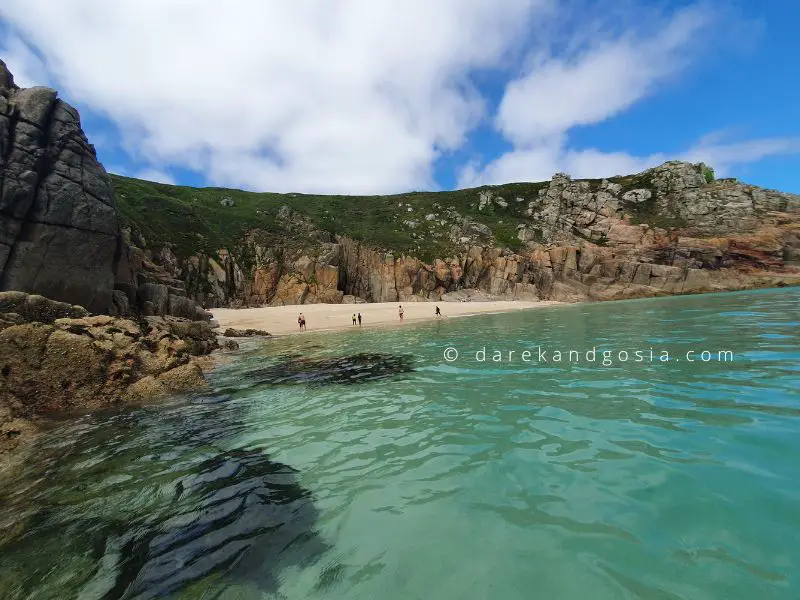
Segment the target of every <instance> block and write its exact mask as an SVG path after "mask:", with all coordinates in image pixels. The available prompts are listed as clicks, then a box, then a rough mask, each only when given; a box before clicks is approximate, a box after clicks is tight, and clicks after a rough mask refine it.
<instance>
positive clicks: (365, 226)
mask: <svg viewBox="0 0 800 600" xmlns="http://www.w3.org/2000/svg"><path fill="white" fill-rule="evenodd" d="M111 180H112V182H113V185H114V188H115V190H116V193H117V207H118V210H119V213H120V218H121V221H122V225H123V226H126V227H131V228H132V229H133V230H134V231H139V232H140V233H141V234H142V235H143V236H144V237H145V239H146V240H147V242H148V245H150V246H154V247H157V246H160V245H162V244H164V243H166V242H171V243H173V244H174V247H175V253H176V254H177V255H178V256H179V257H181V258H184V257H186V256H189V255H191V254H194V253H196V252H204V253H207V254H211V255H213V254H216V251H217V250H219V249H220V248H229V249H230V248H233V247H234V246H235V245H236V243H237V242H238V241H239V240H240V238H241V237H242V235H243V234H244V233H245V232H246V231H248V230H251V229H256V228H259V229H263V230H265V231H267V232H273V233H275V234H285V233H286V232H284V231H282V230H281V228H280V226H279V224H278V219H277V214H278V210H279V209H280V207H281V206H283V205H287V206H289V207H290V208H291V209H293V210H295V211H297V212H298V213H300V214H302V215H305V216H306V217H308V218H310V219H311V220H312V221H313V222H314V223H315V224H316V225H317V226H318V227H319V228H320V229H323V230H326V231H329V232H331V233H333V234H336V235H344V236H348V237H351V238H353V239H356V240H358V241H360V242H362V243H364V244H365V245H368V246H370V247H373V248H375V249H378V250H386V251H393V252H395V253H398V254H399V253H408V254H413V255H415V256H418V257H420V258H423V259H431V258H433V257H437V256H438V257H443V256H447V255H448V253H449V252H450V251H452V250H453V249H452V248H451V247H450V246H451V244H450V243H449V242H448V241H447V240H446V237H447V236H446V235H444V236H443V238H438V239H437V238H433V237H432V236H431V237H427V236H426V237H423V239H419V238H418V237H415V235H417V236H418V235H419V232H418V231H414V230H412V229H408V228H406V227H404V226H403V225H402V221H403V220H408V219H413V220H415V221H418V222H420V223H423V224H425V216H426V215H428V214H437V215H444V213H445V212H446V211H447V209H448V208H452V209H453V210H455V211H457V212H458V213H460V214H461V215H463V216H468V217H471V218H472V219H474V220H476V221H479V222H481V223H485V224H486V225H488V226H489V227H490V228H491V229H492V233H493V234H494V236H495V238H496V240H497V241H498V243H500V244H501V245H506V246H510V247H516V246H518V245H519V241H518V240H517V237H516V233H517V225H518V224H519V223H521V222H527V221H529V219H528V218H527V217H525V216H524V215H523V214H522V213H523V211H524V210H525V209H526V208H527V206H528V201H530V200H534V199H536V198H538V191H539V190H540V189H541V188H542V187H546V186H547V185H548V183H547V182H545V183H515V184H508V185H502V186H485V187H482V188H475V189H468V190H456V191H451V192H411V193H407V194H397V195H392V196H323V195H309V194H275V193H255V192H245V191H242V190H234V189H225V188H193V187H187V186H176V185H167V184H161V183H154V182H151V181H143V180H139V179H132V178H129V177H122V176H120V175H111ZM489 189H490V190H491V191H492V192H493V193H494V195H495V196H500V197H502V198H504V199H505V200H506V202H507V203H508V206H507V207H506V208H502V207H499V206H496V205H494V206H492V207H490V208H488V209H487V208H484V210H482V211H479V210H478V208H477V207H478V198H479V194H480V192H481V191H482V190H489ZM223 198H230V199H231V200H233V203H234V205H233V206H226V205H223V204H221V203H220V200H222V199H223ZM516 198H523V201H521V202H517V201H516ZM399 204H402V207H401V206H398V205H399ZM409 206H410V207H411V211H409V210H408V207H409ZM289 233H291V232H289ZM443 233H445V234H446V232H443ZM412 234H413V235H412Z"/></svg>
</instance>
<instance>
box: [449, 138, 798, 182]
mask: <svg viewBox="0 0 800 600" xmlns="http://www.w3.org/2000/svg"><path fill="white" fill-rule="evenodd" d="M713 137H714V138H716V137H717V134H716V133H715V134H713ZM798 153H800V138H760V139H751V140H745V141H740V142H723V141H721V140H720V141H719V142H715V143H708V142H707V138H703V139H702V140H701V141H699V142H698V143H697V144H695V145H693V146H692V147H690V148H688V149H687V150H685V151H683V152H679V153H677V154H674V155H667V154H663V153H655V154H649V155H647V156H634V155H632V154H629V153H627V152H602V151H600V150H595V149H588V150H569V149H565V148H561V147H558V146H540V147H537V148H529V149H520V150H514V151H511V152H508V153H506V154H504V155H502V156H500V157H499V158H498V159H496V160H494V161H492V162H490V163H489V164H488V165H486V166H485V167H484V168H478V167H477V166H476V165H475V164H470V165H467V167H466V168H464V169H462V171H461V172H460V174H459V180H458V185H459V187H477V186H480V185H498V184H502V183H508V182H513V181H546V180H548V179H550V177H551V176H552V175H553V173H556V172H565V173H569V174H570V175H571V176H573V177H575V178H601V177H612V176H614V175H627V174H629V173H639V172H641V171H644V170H646V169H649V168H652V167H656V166H658V165H660V164H662V163H664V162H666V161H667V160H685V161H688V162H704V163H706V164H707V165H710V166H712V167H714V172H715V173H716V175H717V177H728V176H730V175H731V174H732V170H733V169H734V168H735V167H737V166H740V165H744V164H748V163H753V162H757V161H759V160H762V159H764V158H767V157H770V156H778V155H785V154H798Z"/></svg>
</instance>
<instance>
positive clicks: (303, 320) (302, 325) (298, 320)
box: [297, 313, 306, 331]
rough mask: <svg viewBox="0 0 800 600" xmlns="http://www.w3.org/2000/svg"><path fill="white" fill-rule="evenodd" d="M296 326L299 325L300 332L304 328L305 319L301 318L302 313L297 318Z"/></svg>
mask: <svg viewBox="0 0 800 600" xmlns="http://www.w3.org/2000/svg"><path fill="white" fill-rule="evenodd" d="M297 324H298V325H300V331H303V330H304V329H305V328H306V318H305V317H304V316H303V313H300V316H299V317H297Z"/></svg>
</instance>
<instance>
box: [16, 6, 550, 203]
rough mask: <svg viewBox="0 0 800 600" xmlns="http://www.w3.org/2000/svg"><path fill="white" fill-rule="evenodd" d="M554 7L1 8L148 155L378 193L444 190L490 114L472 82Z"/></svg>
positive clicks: (218, 176) (221, 171)
mask: <svg viewBox="0 0 800 600" xmlns="http://www.w3.org/2000/svg"><path fill="white" fill-rule="evenodd" d="M549 2H550V0H505V1H504V2H502V3H499V4H498V3H496V2H493V1H491V0H471V1H468V2H466V1H464V0H437V1H436V2H430V1H428V0H407V1H405V2H403V3H389V2H375V1H374V0H336V1H335V0H326V2H317V1H308V0H293V1H292V2H285V3H284V2H260V1H256V0H249V1H246V0H229V2H227V3H226V4H225V8H224V10H221V9H220V4H219V3H218V2H214V1H210V0H208V1H203V2H194V3H192V4H191V7H189V6H188V5H187V4H186V3H185V2H183V1H181V0H158V1H155V0H150V1H146V0H115V1H114V2H107V1H105V0H72V1H70V2H58V3H53V2H50V1H49V0H4V2H3V6H2V8H0V14H2V15H3V16H4V17H5V19H6V20H7V21H8V22H10V23H11V24H12V26H13V27H14V28H16V30H17V31H18V32H19V33H20V35H21V36H22V37H24V38H25V39H26V40H29V41H30V42H31V43H32V44H33V45H35V46H36V47H37V48H38V49H39V50H40V51H41V53H42V54H43V55H44V57H45V58H46V64H47V67H48V70H49V71H50V73H52V75H53V77H54V79H55V80H56V81H57V83H58V86H59V88H60V89H62V90H63V91H64V92H65V94H66V95H68V96H69V97H70V98H73V99H75V100H77V101H79V102H80V103H82V104H84V105H87V106H90V107H91V108H92V110H95V111H98V112H100V113H103V114H105V115H107V116H108V117H110V118H111V120H113V121H114V122H115V123H116V124H117V125H118V127H119V129H120V131H121V132H122V135H123V147H125V148H126V149H127V150H128V151H129V152H130V153H131V154H132V156H133V157H134V159H135V160H137V161H139V162H142V161H146V162H149V163H151V164H154V165H165V164H166V165H180V166H188V167H191V168H194V169H197V170H199V171H201V172H203V174H204V175H205V176H206V177H207V178H209V179H210V180H211V181H212V182H214V183H217V184H230V185H237V186H246V187H251V188H257V189H269V190H300V191H326V192H337V191H339V192H351V193H359V192H362V193H367V192H385V191H397V190H402V189H409V188H419V187H430V186H432V185H433V181H432V173H431V167H432V164H433V162H434V161H435V159H436V157H437V156H438V155H439V153H440V152H442V151H445V150H448V149H453V148H457V147H459V146H460V145H461V144H462V143H463V141H464V139H465V135H466V134H467V133H468V131H469V130H470V129H471V128H472V127H474V126H475V125H476V124H477V123H478V122H479V121H480V120H481V118H482V117H483V115H484V103H483V99H482V98H481V97H480V95H479V94H478V93H477V92H476V91H475V90H474V89H473V88H472V86H471V83H470V79H469V76H470V73H471V72H473V71H474V70H476V69H484V68H493V67H497V65H500V64H504V61H505V60H506V58H507V54H508V52H509V51H511V50H512V49H514V48H515V45H516V44H518V43H519V41H520V39H522V38H523V37H524V36H523V35H522V34H524V33H525V31H526V27H527V25H528V24H529V23H530V22H531V20H532V19H533V18H534V17H535V15H536V14H537V11H538V10H544V9H546V8H547V6H548V4H549ZM11 43H12V44H16V43H17V41H15V40H14V38H13V37H12V42H11ZM6 45H7V46H8V45H9V44H8V43H6ZM11 67H12V70H13V69H16V68H17V65H16V64H12V65H11Z"/></svg>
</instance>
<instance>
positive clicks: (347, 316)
mask: <svg viewBox="0 0 800 600" xmlns="http://www.w3.org/2000/svg"><path fill="white" fill-rule="evenodd" d="M566 304H570V303H569V302H557V301H555V300H541V301H537V302H530V301H524V300H497V301H489V302H439V303H436V302H409V303H408V304H403V303H401V302H367V303H361V304H292V305H285V306H264V307H257V308H214V309H210V310H209V312H210V313H211V314H212V315H213V316H214V319H216V321H217V322H218V323H219V327H220V330H221V331H220V332H224V331H225V330H226V329H228V328H229V327H230V328H233V329H261V330H264V331H268V332H269V333H270V335H271V336H272V337H282V336H286V335H301V334H305V333H309V334H311V333H322V332H333V331H346V330H348V329H367V328H369V329H374V328H375V327H391V326H395V327H400V326H402V325H404V324H406V323H424V322H430V321H437V320H446V319H458V318H463V317H470V316H475V315H487V314H499V313H505V312H513V311H518V310H534V309H537V308H547V307H550V306H562V305H566ZM401 305H402V306H403V310H404V315H403V320H402V321H401V320H400V317H399V314H398V308H399V306H401ZM436 306H438V307H439V308H440V309H441V311H442V316H441V317H437V316H436V315H435V313H434V311H435V307H436ZM300 313H303V315H304V316H305V318H306V327H307V329H306V330H305V331H300V330H299V326H298V324H297V317H298V315H300ZM353 313H355V314H356V315H358V313H361V315H362V318H363V319H362V325H358V324H356V325H353V323H352V316H353Z"/></svg>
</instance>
